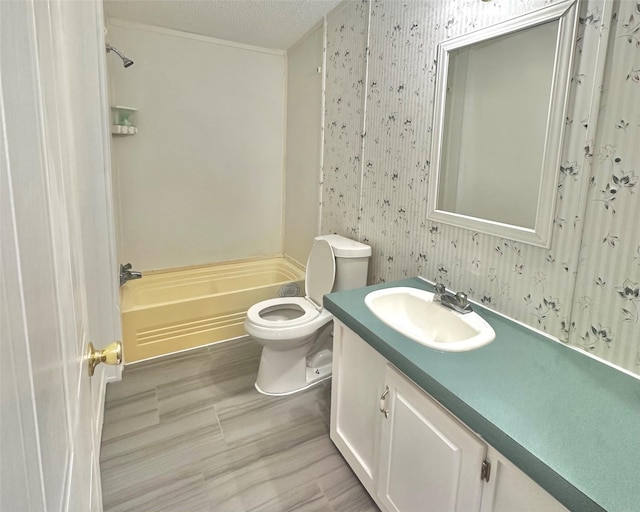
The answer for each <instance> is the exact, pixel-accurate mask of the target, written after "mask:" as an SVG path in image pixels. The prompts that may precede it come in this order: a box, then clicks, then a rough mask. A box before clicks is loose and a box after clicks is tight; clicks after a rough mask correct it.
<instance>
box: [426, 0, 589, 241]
mask: <svg viewBox="0 0 640 512" xmlns="http://www.w3.org/2000/svg"><path fill="white" fill-rule="evenodd" d="M576 4H577V0H568V1H565V2H561V3H558V4H555V5H551V6H548V7H544V8H542V9H539V10H537V11H534V12H531V13H529V14H525V15H523V16H519V17H517V18H514V19H512V20H508V21H505V22H502V23H499V24H496V25H493V26H491V27H487V28H484V29H481V30H477V31H475V32H471V33H469V34H465V35H462V36H458V37H454V38H451V39H448V40H447V41H443V42H442V43H440V44H439V45H438V61H437V63H438V64H437V66H438V67H437V77H436V95H435V102H434V120H433V143H432V146H431V173H430V179H429V197H428V210H427V218H428V219H429V220H432V221H437V222H443V223H445V224H451V225H454V226H458V227H461V228H466V229H470V230H473V231H478V232H480V233H486V234H489V235H495V236H499V237H502V238H507V239H510V240H514V241H519V242H525V243H529V244H532V245H536V246H540V247H546V248H549V247H550V245H551V234H552V228H553V217H554V211H555V204H556V193H557V189H558V187H557V181H558V173H559V170H560V163H561V162H560V159H561V156H562V155H561V152H562V146H563V144H562V142H563V135H564V125H565V116H566V111H567V103H568V93H569V85H570V82H571V69H572V62H573V50H574V37H575V30H576V18H577V5H576ZM556 20H558V21H559V26H558V37H557V44H556V54H555V62H554V70H553V80H552V83H551V101H550V105H549V112H548V117H547V128H546V133H545V139H544V140H545V143H544V148H543V151H544V154H543V158H542V177H541V180H540V188H539V191H538V201H537V209H536V219H535V227H534V228H533V229H530V228H525V227H521V226H515V225H511V224H505V223H501V222H496V221H492V220H487V219H480V218H476V217H470V216H467V215H461V214H457V213H453V212H448V211H445V210H438V209H437V194H438V188H439V181H440V170H441V153H442V144H443V134H444V118H445V103H446V91H447V76H448V73H449V52H451V51H453V50H456V49H458V48H462V47H465V46H469V45H471V44H474V43H478V42H481V41H486V40H488V39H492V38H494V37H497V36H503V35H506V34H509V33H512V32H516V31H518V30H523V29H526V28H531V27H534V26H536V25H540V24H542V23H547V22H551V21H556Z"/></svg>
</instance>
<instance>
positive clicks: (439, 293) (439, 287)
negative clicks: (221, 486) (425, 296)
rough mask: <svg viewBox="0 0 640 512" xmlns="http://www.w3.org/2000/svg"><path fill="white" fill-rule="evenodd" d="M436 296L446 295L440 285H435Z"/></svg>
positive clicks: (442, 286) (444, 289)
mask: <svg viewBox="0 0 640 512" xmlns="http://www.w3.org/2000/svg"><path fill="white" fill-rule="evenodd" d="M435 289H436V295H444V294H445V293H446V288H445V287H444V285H443V284H442V283H436V287H435Z"/></svg>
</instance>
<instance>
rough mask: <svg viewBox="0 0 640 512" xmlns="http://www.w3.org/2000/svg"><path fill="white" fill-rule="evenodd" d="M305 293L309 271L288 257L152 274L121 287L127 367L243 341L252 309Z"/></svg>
mask: <svg viewBox="0 0 640 512" xmlns="http://www.w3.org/2000/svg"><path fill="white" fill-rule="evenodd" d="M299 291H301V292H302V294H304V270H303V269H301V268H299V267H298V266H297V265H294V264H292V263H291V262H289V261H287V260H286V259H284V258H268V259H262V260H250V261H238V262H229V263H222V264H216V265H209V266H206V267H197V268H193V267H192V268H185V269H176V270H171V271H162V272H152V273H148V274H145V275H144V276H143V278H142V279H137V280H134V281H129V282H127V283H126V284H125V285H124V286H123V287H122V288H121V296H120V307H121V313H122V333H123V334H122V335H123V349H124V360H125V363H133V362H135V361H141V360H143V359H148V358H151V357H155V356H160V355H164V354H169V353H172V352H178V351H180V350H185V349H189V348H193V347H198V346H201V345H208V344H210V343H215V342H218V341H224V340H229V339H232V338H237V337H240V336H244V335H245V334H246V333H245V331H244V319H245V315H246V313H247V310H248V309H249V307H251V306H252V305H253V304H255V303H256V302H259V301H261V300H265V299H270V298H274V297H278V296H279V295H300V293H299Z"/></svg>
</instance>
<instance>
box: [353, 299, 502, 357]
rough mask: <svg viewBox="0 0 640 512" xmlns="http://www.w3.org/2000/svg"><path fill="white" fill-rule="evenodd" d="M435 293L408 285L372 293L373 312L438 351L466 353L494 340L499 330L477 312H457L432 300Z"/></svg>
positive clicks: (371, 306) (369, 306)
mask: <svg viewBox="0 0 640 512" xmlns="http://www.w3.org/2000/svg"><path fill="white" fill-rule="evenodd" d="M433 297H434V294H433V293H431V292H427V291H425V290H419V289H417V288H409V287H396V288H385V289H382V290H377V291H375V292H371V293H369V294H368V295H367V296H366V297H365V299H364V302H365V304H366V305H367V307H368V308H369V309H370V310H371V312H372V313H373V314H374V315H375V316H377V317H378V318H379V319H380V320H382V321H383V322H384V323H385V324H387V325H388V326H389V327H391V328H392V329H395V330H396V331H398V332H399V333H400V334H403V335H405V336H406V337H407V338H410V339H412V340H413V341H417V342H418V343H420V344H422V345H425V346H427V347H430V348H434V349H436V350H443V351H445V352H464V351H466V350H473V349H475V348H479V347H482V346H484V345H487V344H488V343H491V342H492V341H493V340H494V339H495V337H496V333H495V332H494V330H493V329H492V328H491V326H490V325H489V324H488V323H487V322H486V321H485V320H484V319H483V318H482V317H481V316H480V315H478V314H477V313H475V312H471V313H465V314H462V313H458V312H456V311H453V310H452V309H449V308H447V307H446V306H443V305H442V304H440V303H439V302H434V301H433Z"/></svg>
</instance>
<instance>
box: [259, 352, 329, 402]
mask: <svg viewBox="0 0 640 512" xmlns="http://www.w3.org/2000/svg"><path fill="white" fill-rule="evenodd" d="M323 352H324V357H321V358H316V359H315V360H318V361H319V362H320V363H321V364H320V365H319V366H315V367H309V366H307V361H308V358H307V357H305V355H306V354H300V355H301V356H302V357H299V358H298V359H297V360H296V361H295V362H293V364H292V360H291V357H286V358H284V359H286V360H285V361H283V360H282V359H283V358H282V355H283V353H282V352H280V351H271V350H269V349H268V348H267V347H264V348H263V349H262V356H261V358H260V368H259V369H258V378H257V379H256V383H255V388H256V390H257V391H258V392H260V393H262V394H263V395H269V396H285V395H291V394H293V393H297V392H298V391H303V390H305V389H308V388H310V387H311V386H314V385H315V384H318V383H320V382H322V381H324V380H327V379H329V378H330V377H331V373H332V362H331V357H330V355H331V352H330V351H329V350H327V349H325V350H324V351H323ZM327 353H328V357H327ZM287 355H288V356H290V355H291V354H290V353H288V354H287ZM274 358H277V360H275V359H274ZM311 361H314V359H311ZM278 363H280V364H278Z"/></svg>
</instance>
